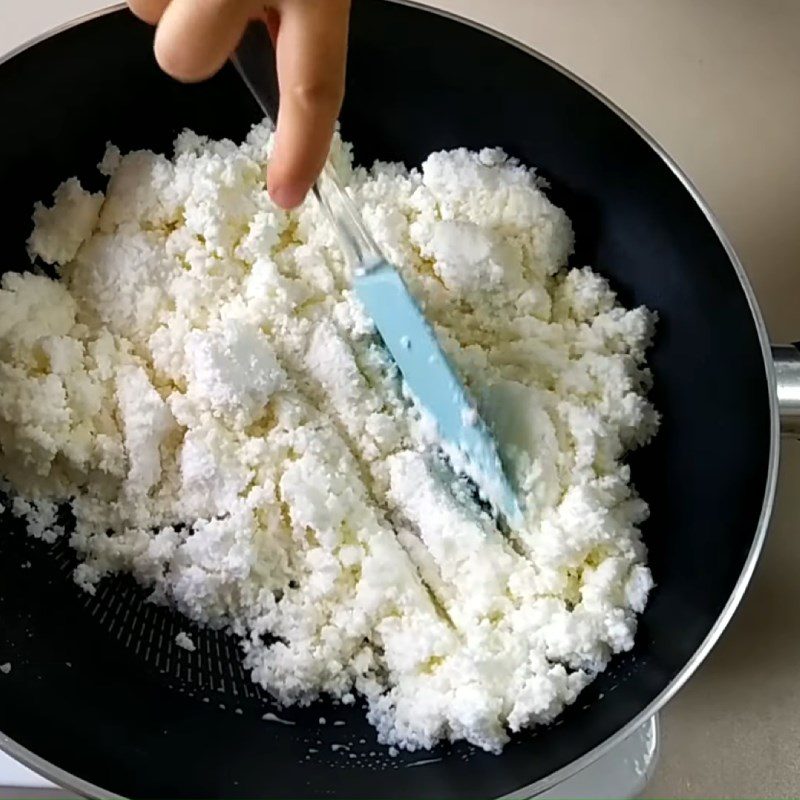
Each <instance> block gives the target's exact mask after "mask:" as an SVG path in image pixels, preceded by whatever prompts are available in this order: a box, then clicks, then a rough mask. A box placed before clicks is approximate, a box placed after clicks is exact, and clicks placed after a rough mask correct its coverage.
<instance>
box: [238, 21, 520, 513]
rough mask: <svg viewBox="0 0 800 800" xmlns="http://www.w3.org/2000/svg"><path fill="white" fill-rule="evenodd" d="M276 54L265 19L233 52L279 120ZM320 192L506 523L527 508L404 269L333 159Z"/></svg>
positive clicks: (362, 285) (370, 305)
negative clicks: (386, 252)
mask: <svg viewBox="0 0 800 800" xmlns="http://www.w3.org/2000/svg"><path fill="white" fill-rule="evenodd" d="M274 59H275V56H274V52H273V50H272V46H271V43H270V41H269V37H268V36H267V35H266V31H265V29H264V27H263V25H261V24H259V23H252V24H251V25H249V26H248V28H247V30H246V31H245V34H244V36H243V38H242V41H241V43H240V44H239V47H238V48H237V50H236V52H235V54H234V55H233V57H232V59H231V60H232V62H233V65H234V66H235V67H236V69H237V70H238V72H239V74H240V75H241V76H242V78H243V79H244V82H245V83H246V84H247V87H248V88H249V89H250V92H251V93H252V94H253V96H254V97H255V99H256V100H257V102H258V104H259V105H260V106H261V109H262V110H263V111H264V113H265V114H266V115H267V117H269V118H271V119H273V120H275V119H277V111H278V91H277V88H276V86H275V79H274V75H275V67H274V64H275V61H274ZM313 193H314V195H315V197H316V198H317V200H318V201H319V203H320V205H321V206H322V208H323V209H324V210H325V212H326V213H327V215H328V216H329V218H330V220H331V222H332V223H333V225H334V227H335V228H336V230H337V232H338V234H339V239H340V241H341V245H342V248H343V250H344V251H345V255H346V256H347V258H348V259H349V261H350V263H351V265H352V267H353V289H354V290H355V293H356V295H357V297H358V299H359V300H360V302H361V303H362V304H363V306H364V308H365V309H366V311H367V314H368V315H369V316H370V317H371V318H372V320H373V322H374V323H375V327H376V329H377V331H378V333H379V334H380V335H381V338H382V339H383V341H384V344H385V345H386V348H387V349H388V351H389V353H390V354H391V356H392V358H393V359H394V361H395V362H396V364H397V366H398V368H399V370H400V373H401V374H402V376H403V379H404V380H405V383H406V386H407V387H408V389H409V391H410V394H411V395H412V396H413V397H414V399H415V400H416V402H418V403H419V404H420V406H421V407H422V408H423V409H425V411H426V412H427V413H428V414H430V415H431V417H432V418H433V420H434V422H435V424H436V428H437V431H438V435H439V437H440V438H441V440H442V445H443V449H444V451H445V453H446V454H447V455H448V456H449V458H450V460H451V462H452V463H453V466H454V468H455V469H456V471H458V472H462V473H464V474H466V475H467V477H469V478H470V479H471V480H472V481H474V483H475V484H476V486H477V488H478V493H479V494H480V495H481V496H482V497H483V498H484V499H485V500H486V501H488V502H489V503H490V504H491V505H492V507H493V508H494V509H495V511H496V512H498V513H499V514H502V516H503V517H504V518H505V520H506V522H507V523H508V524H509V525H511V526H512V527H517V526H519V525H520V524H521V521H522V512H521V510H520V506H519V502H518V500H517V497H516V494H515V492H514V490H513V488H512V486H511V484H510V483H509V480H508V477H507V476H506V474H505V471H504V469H503V464H502V462H501V460H500V455H499V453H498V450H497V447H496V445H495V441H494V438H493V437H492V434H491V431H490V430H489V427H488V426H487V425H486V423H485V422H484V421H483V420H482V419H481V418H480V416H479V415H478V413H477V411H476V408H475V404H474V403H473V402H472V400H471V398H470V397H469V395H468V394H467V391H466V389H465V388H464V385H463V384H462V383H461V381H460V380H459V378H458V375H457V374H456V372H455V370H454V369H453V367H452V365H451V364H450V362H449V361H448V359H447V357H446V356H445V354H444V352H443V351H442V348H441V346H440V345H439V342H438V340H437V338H436V334H435V332H434V330H433V328H432V327H431V325H430V324H429V323H428V321H427V320H426V319H425V315H424V314H423V312H422V310H421V308H420V306H419V304H418V303H417V302H416V301H415V299H414V297H413V296H412V294H411V292H410V291H409V289H408V287H407V286H406V284H405V281H404V280H403V278H402V276H401V275H400V273H399V272H398V270H397V269H396V268H395V267H394V266H392V265H391V264H390V263H389V262H388V261H387V260H386V259H385V258H384V257H383V255H382V254H381V252H380V249H379V248H378V246H377V244H376V243H375V241H374V240H373V238H372V236H371V235H370V234H369V231H368V230H367V229H366V227H365V226H364V223H363V221H362V219H361V216H360V214H359V213H358V210H357V209H356V208H355V206H354V204H353V202H352V201H351V200H350V198H349V196H348V195H347V193H346V192H345V191H344V189H343V188H342V187H341V185H340V183H339V181H338V179H337V177H336V172H335V170H334V168H333V166H332V165H331V164H330V162H328V163H327V164H326V165H325V168H324V169H323V172H322V175H321V176H320V178H319V180H318V181H317V182H316V184H315V185H314V188H313Z"/></svg>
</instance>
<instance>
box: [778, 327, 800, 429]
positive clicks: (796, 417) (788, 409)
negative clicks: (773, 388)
mask: <svg viewBox="0 0 800 800" xmlns="http://www.w3.org/2000/svg"><path fill="white" fill-rule="evenodd" d="M772 358H773V360H774V361H775V375H776V377H777V381H778V410H779V412H780V417H781V433H782V434H783V435H784V436H792V437H797V438H800V342H797V343H795V344H793V345H791V344H790V345H774V346H773V348H772Z"/></svg>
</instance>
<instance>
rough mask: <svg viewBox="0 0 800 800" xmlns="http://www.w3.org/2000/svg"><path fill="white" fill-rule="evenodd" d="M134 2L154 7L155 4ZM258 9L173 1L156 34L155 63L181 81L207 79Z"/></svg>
mask: <svg viewBox="0 0 800 800" xmlns="http://www.w3.org/2000/svg"><path fill="white" fill-rule="evenodd" d="M137 2H142V3H145V4H153V5H154V4H155V3H156V0H137ZM261 6H263V3H257V2H253V1H252V0H172V1H171V2H170V3H168V5H167V7H166V9H164V11H163V13H162V15H161V19H160V21H159V24H158V30H157V31H156V41H155V53H156V60H157V61H158V63H159V65H160V66H161V68H162V69H163V70H164V72H166V73H167V74H169V75H171V76H172V77H173V78H177V79H178V80H181V81H201V80H203V79H204V78H208V77H210V76H211V75H213V74H214V73H215V72H217V71H218V70H219V69H220V68H221V67H222V65H223V64H224V63H225V61H226V59H227V58H228V56H229V55H230V54H231V52H232V51H233V50H234V48H235V47H236V45H237V44H238V43H239V39H240V38H241V36H242V32H243V31H244V27H245V25H246V23H247V21H248V20H249V19H250V18H251V17H252V16H253V15H254V13H256V12H257V10H259V8H260V7H261Z"/></svg>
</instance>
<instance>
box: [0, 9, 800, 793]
mask: <svg viewBox="0 0 800 800" xmlns="http://www.w3.org/2000/svg"><path fill="white" fill-rule="evenodd" d="M429 2H430V4H431V5H435V6H439V7H442V8H447V9H449V10H451V11H454V12H457V13H459V14H462V15H464V16H469V17H473V18H474V19H477V20H480V21H481V22H483V23H485V24H486V25H489V26H491V27H494V28H498V29H500V30H503V31H505V32H507V33H509V34H511V35H513V36H515V37H516V38H517V39H520V40H522V41H525V42H526V43H528V44H530V45H531V46H533V47H535V48H536V49H538V50H540V51H541V52H543V53H546V54H547V55H549V56H551V57H552V58H554V59H555V60H556V61H559V62H561V63H562V64H564V65H565V66H567V67H568V68H569V69H571V70H573V71H574V72H576V73H577V74H579V75H581V76H582V77H583V78H585V79H586V80H588V81H589V83H591V84H593V85H594V86H596V87H597V88H598V89H600V90H601V91H602V92H604V93H605V94H606V95H607V96H608V97H610V98H611V99H612V100H613V101H614V102H616V103H617V104H618V105H619V106H621V107H622V108H623V109H624V110H625V111H627V112H628V113H629V114H630V115H631V116H632V117H634V118H635V119H636V120H638V121H639V122H640V123H641V124H642V125H643V126H644V127H645V128H646V129H647V130H648V131H649V132H650V133H651V134H653V136H655V138H656V139H658V140H659V141H660V142H661V143H662V144H663V145H664V146H665V148H666V149H667V151H668V152H670V153H671V154H672V155H673V156H674V157H675V159H676V160H677V161H678V162H679V163H680V165H681V166H682V167H683V168H684V169H685V171H686V172H687V173H688V175H689V176H690V177H691V179H692V180H693V181H694V182H695V184H696V185H697V187H698V188H699V189H700V191H701V192H702V193H703V194H704V195H705V197H706V199H707V200H708V201H709V203H710V205H711V206H712V208H713V209H714V210H715V212H716V214H717V215H718V217H719V219H720V221H721V223H722V225H723V227H724V228H725V230H726V231H727V233H728V234H729V236H730V237H731V239H732V241H733V244H734V246H735V247H736V249H737V251H738V252H739V255H740V256H741V258H742V260H743V262H744V265H745V268H746V269H747V272H748V274H749V275H750V278H751V280H752V282H753V284H754V286H755V290H756V294H757V296H758V298H759V301H760V303H761V307H762V309H763V311H764V314H765V317H766V320H767V324H768V326H769V329H770V332H771V334H772V336H773V338H774V339H775V340H776V341H777V340H788V339H790V338H792V337H794V338H800V310H799V307H800V303H798V298H800V224H798V211H800V157H799V156H798V149H800V145H798V143H799V142H800V2H799V1H798V0H757V1H756V0H670V2H664V0H429ZM106 4H107V3H104V2H103V1H102V0H28V2H25V3H20V2H19V0H0V20H2V23H1V24H0V52H4V51H6V50H8V49H10V48H11V47H13V46H15V45H17V44H19V43H21V42H23V41H25V40H26V39H28V38H30V37H31V36H34V35H36V34H37V33H39V32H41V31H43V30H46V29H48V28H51V27H53V26H54V25H57V24H59V23H60V22H62V21H65V20H67V19H70V18H72V17H74V16H76V15H78V14H80V13H84V12H86V11H89V10H92V9H94V8H99V7H101V6H103V5H106ZM798 489H800V445H798V444H795V443H786V444H785V446H784V450H783V463H782V467H781V478H780V487H779V491H778V501H777V506H776V510H775V515H774V517H773V523H772V528H771V534H770V538H769V539H768V542H767V547H766V551H765V555H764V557H763V560H762V562H761V565H760V567H759V569H758V572H757V574H756V577H755V580H754V582H753V585H752V588H751V590H750V592H749V593H748V595H747V597H746V599H745V602H744V604H743V607H742V609H741V611H740V612H739V614H738V615H737V616H736V618H735V620H734V621H733V623H732V624H731V626H730V628H729V629H728V631H727V633H726V635H725V636H724V638H723V640H722V642H721V643H720V644H719V646H718V647H717V648H716V650H715V651H714V653H713V654H712V656H711V657H710V658H709V660H708V661H707V662H706V663H705V664H704V665H703V666H702V667H701V669H700V670H699V672H698V673H697V675H696V676H695V677H694V678H693V679H692V681H691V682H690V683H689V685H688V686H687V687H686V688H685V689H684V690H683V691H682V692H681V693H680V694H679V695H678V697H677V698H676V699H675V700H674V702H672V703H671V704H670V705H669V706H668V707H667V709H666V711H665V712H664V714H663V731H664V746H663V755H662V760H661V764H660V766H659V769H658V771H657V773H656V776H655V779H654V780H653V782H652V784H651V785H650V787H649V788H648V791H647V795H648V796H651V797H659V796H660V797H664V796H672V797H787V796H794V797H797V796H800V680H798V678H799V677H800V581H797V579H796V572H797V569H798V566H800V492H799V491H798Z"/></svg>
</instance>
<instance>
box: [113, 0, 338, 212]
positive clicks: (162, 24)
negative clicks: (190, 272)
mask: <svg viewBox="0 0 800 800" xmlns="http://www.w3.org/2000/svg"><path fill="white" fill-rule="evenodd" d="M128 5H129V6H130V8H131V10H132V11H133V13H134V14H136V16H137V17H139V18H140V19H143V20H144V21H145V22H148V23H150V24H151V25H156V26H157V28H156V36H155V55H156V60H157V61H158V63H159V65H160V66H161V68H162V69H163V70H164V71H165V72H166V73H167V74H169V75H171V76H172V77H174V78H177V79H178V80H181V81H187V82H189V81H201V80H204V79H205V78H208V77H210V76H211V75H213V74H214V73H215V72H217V71H218V70H219V69H220V68H221V67H222V66H223V64H224V63H225V62H226V60H227V59H228V56H230V55H231V53H232V52H233V51H234V50H235V49H236V46H237V45H238V44H239V40H240V38H241V36H242V33H243V32H244V28H245V26H246V25H247V23H248V22H249V21H251V20H253V19H261V20H263V21H264V22H265V23H266V29H265V33H264V35H265V36H266V35H267V30H268V31H269V35H270V36H271V37H272V41H273V44H274V45H275V55H276V63H277V69H278V87H279V90H280V98H281V102H280V111H279V113H278V120H277V130H276V139H275V149H274V151H273V154H272V158H271V161H270V167H269V170H268V173H267V188H268V189H269V193H270V196H271V197H272V199H273V200H274V201H275V202H276V203H277V204H278V205H279V206H282V207H283V208H293V207H295V206H297V205H299V204H300V203H301V202H302V201H303V198H304V197H305V196H306V194H307V193H308V190H309V189H310V188H311V186H312V184H313V183H314V181H315V180H316V179H317V176H318V175H319V173H320V171H321V170H322V167H323V166H324V164H325V159H326V158H327V155H328V150H329V148H330V143H331V137H332V136H333V131H334V126H335V124H336V118H337V117H338V115H339V111H340V109H341V105H342V98H343V94H344V75H345V59H346V54H347V29H348V19H349V7H350V0H269V2H264V1H263V0H128Z"/></svg>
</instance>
